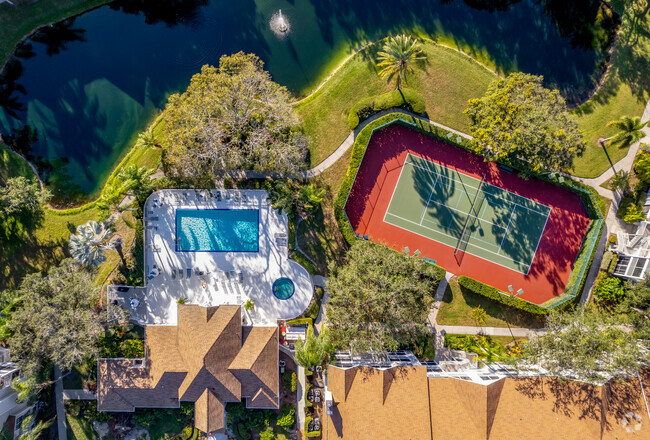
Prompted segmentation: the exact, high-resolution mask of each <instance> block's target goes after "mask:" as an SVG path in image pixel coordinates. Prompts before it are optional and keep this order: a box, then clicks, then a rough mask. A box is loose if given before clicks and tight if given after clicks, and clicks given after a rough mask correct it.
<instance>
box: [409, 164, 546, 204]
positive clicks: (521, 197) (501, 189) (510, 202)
mask: <svg viewBox="0 0 650 440" xmlns="http://www.w3.org/2000/svg"><path fill="white" fill-rule="evenodd" d="M408 154H409V155H411V153H408ZM414 157H418V156H414ZM419 159H421V160H426V161H427V162H431V161H430V160H427V159H424V158H421V157H420V158H419ZM431 163H435V162H431ZM407 164H408V165H411V166H413V167H415V168H420V169H421V170H425V171H428V172H430V173H431V172H435V171H432V170H430V169H428V168H425V167H422V166H419V165H416V164H415V163H414V162H404V165H407ZM440 166H443V167H444V168H447V167H445V166H444V165H440ZM447 169H448V170H451V171H456V172H457V173H458V174H462V175H463V176H467V177H469V178H470V179H474V180H476V178H475V177H472V176H470V175H468V174H465V173H461V172H460V171H458V170H452V169H451V168H447ZM436 174H438V173H436ZM442 177H443V178H444V179H447V180H451V181H453V182H456V179H450V178H449V177H447V176H442ZM485 184H486V185H488V186H491V187H492V188H496V189H498V190H500V191H505V192H508V193H510V194H512V195H513V196H515V197H516V198H519V199H524V200H528V201H530V202H533V203H535V204H537V205H541V206H544V207H546V208H548V209H549V210H550V209H551V207H550V206H547V205H545V204H543V203H540V202H536V201H534V200H531V199H528V198H526V197H524V196H520V195H519V194H517V193H514V192H512V191H510V190H507V189H505V188H501V187H498V186H496V185H492V184H491V183H485ZM445 185H447V186H451V185H449V184H446V183H445ZM464 185H465V186H467V187H469V188H472V189H478V187H474V186H472V185H470V184H464ZM453 188H456V186H453ZM482 191H483V192H484V193H485V194H489V195H491V196H494V197H497V198H499V199H501V200H504V201H506V202H507V203H508V204H509V205H513V204H514V205H518V206H521V207H522V208H524V209H527V210H529V211H532V212H534V213H536V214H539V215H547V214H544V213H543V212H540V211H537V210H535V209H533V208H529V207H528V206H525V205H522V204H520V203H517V202H514V201H512V200H508V199H506V198H504V197H501V196H499V195H497V194H494V193H491V192H486V191H484V190H482Z"/></svg>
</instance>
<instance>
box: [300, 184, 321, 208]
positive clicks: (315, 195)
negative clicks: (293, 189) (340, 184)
mask: <svg viewBox="0 0 650 440" xmlns="http://www.w3.org/2000/svg"><path fill="white" fill-rule="evenodd" d="M324 198H325V188H316V186H315V185H314V184H313V183H310V184H309V185H306V186H303V187H302V188H300V194H299V196H298V201H299V206H300V208H302V210H304V211H305V212H312V211H314V210H315V209H316V208H318V206H319V205H320V204H321V203H322V202H323V199H324Z"/></svg>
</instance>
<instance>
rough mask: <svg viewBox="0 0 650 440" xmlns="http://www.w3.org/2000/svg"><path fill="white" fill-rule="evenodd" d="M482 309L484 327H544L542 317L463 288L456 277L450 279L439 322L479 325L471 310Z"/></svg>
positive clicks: (443, 323)
mask: <svg viewBox="0 0 650 440" xmlns="http://www.w3.org/2000/svg"><path fill="white" fill-rule="evenodd" d="M479 306H480V307H482V308H483V310H485V314H486V316H485V323H484V324H483V326H484V327H508V324H509V325H510V326H511V327H527V328H542V327H544V320H543V318H540V317H538V316H535V315H531V314H529V313H526V312H522V311H520V310H516V309H513V308H511V307H507V306H504V305H503V304H500V303H497V302H495V301H492V300H491V299H489V298H485V297H483V296H480V295H476V294H475V293H472V292H468V291H466V290H463V289H461V287H460V286H459V285H458V280H457V278H456V277H453V278H451V279H450V280H449V286H447V290H446V291H445V296H444V297H443V300H442V305H441V306H440V310H439V311H438V316H437V319H436V321H437V322H438V324H440V325H467V326H477V323H476V321H475V320H474V318H472V311H473V310H474V309H475V308H476V307H479Z"/></svg>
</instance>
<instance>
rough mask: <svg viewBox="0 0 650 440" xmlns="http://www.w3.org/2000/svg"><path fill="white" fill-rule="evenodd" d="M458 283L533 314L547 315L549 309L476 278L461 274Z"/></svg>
mask: <svg viewBox="0 0 650 440" xmlns="http://www.w3.org/2000/svg"><path fill="white" fill-rule="evenodd" d="M458 284H459V285H460V287H461V289H465V290H469V291H470V292H472V293H475V294H477V295H481V296H484V297H486V298H489V299H491V300H494V301H496V302H498V303H501V304H504V305H506V306H509V307H514V308H515V309H519V310H523V311H524V312H528V313H532V314H533V315H546V314H548V313H549V310H547V309H545V308H544V307H541V306H538V305H537V304H533V303H531V302H528V301H526V300H523V299H521V298H517V297H512V296H510V295H508V294H506V293H503V292H501V291H500V290H499V289H497V288H496V287H492V286H489V285H487V284H485V283H482V282H480V281H478V280H475V279H474V278H470V277H466V276H460V277H458Z"/></svg>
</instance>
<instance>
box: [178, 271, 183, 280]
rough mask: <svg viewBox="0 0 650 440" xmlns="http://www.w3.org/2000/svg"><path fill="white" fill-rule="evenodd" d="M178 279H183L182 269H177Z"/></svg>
mask: <svg viewBox="0 0 650 440" xmlns="http://www.w3.org/2000/svg"><path fill="white" fill-rule="evenodd" d="M178 279H179V280H182V279H183V269H178Z"/></svg>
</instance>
